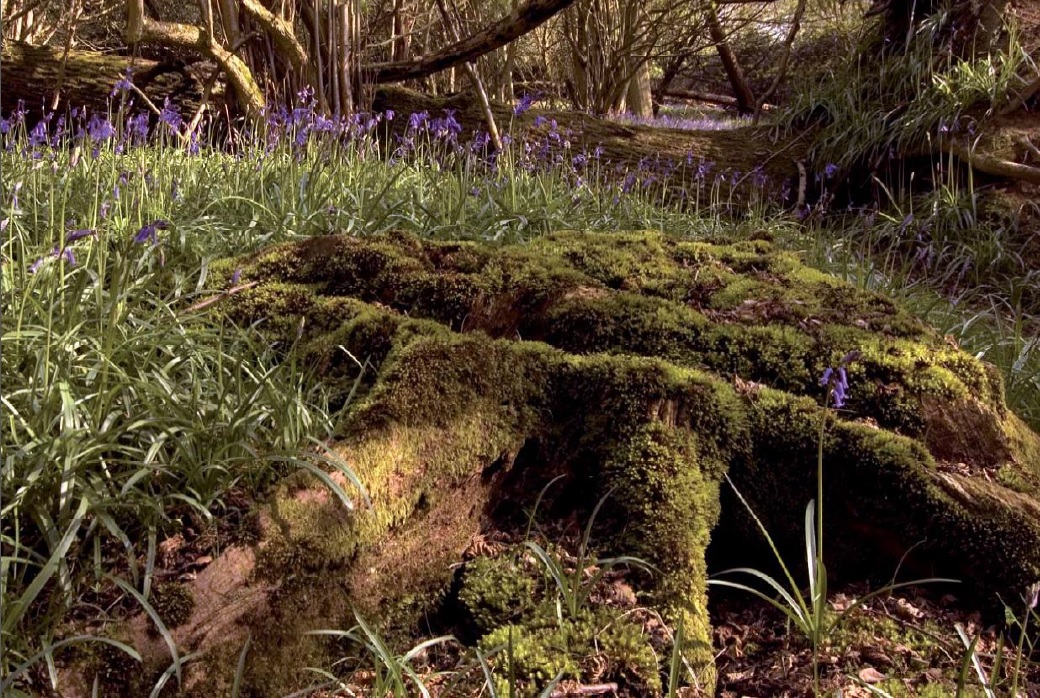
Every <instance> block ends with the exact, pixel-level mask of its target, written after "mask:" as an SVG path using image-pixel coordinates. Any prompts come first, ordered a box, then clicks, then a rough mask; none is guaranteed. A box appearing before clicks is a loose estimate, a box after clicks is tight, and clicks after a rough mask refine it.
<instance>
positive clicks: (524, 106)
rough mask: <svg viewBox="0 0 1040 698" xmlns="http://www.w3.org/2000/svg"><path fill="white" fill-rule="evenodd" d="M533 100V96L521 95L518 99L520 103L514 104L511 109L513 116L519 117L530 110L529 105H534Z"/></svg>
mask: <svg viewBox="0 0 1040 698" xmlns="http://www.w3.org/2000/svg"><path fill="white" fill-rule="evenodd" d="M535 99H536V98H535V96H534V95H532V94H525V95H523V96H522V97H521V98H520V101H518V102H517V103H516V106H515V107H513V114H515V115H516V116H520V115H521V114H523V113H524V112H526V111H527V110H529V109H530V108H531V105H532V104H534V101H535Z"/></svg>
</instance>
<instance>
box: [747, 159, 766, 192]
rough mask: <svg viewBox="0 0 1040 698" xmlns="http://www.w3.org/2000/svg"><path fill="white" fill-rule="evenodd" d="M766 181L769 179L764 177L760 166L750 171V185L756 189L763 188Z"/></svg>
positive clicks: (764, 173)
mask: <svg viewBox="0 0 1040 698" xmlns="http://www.w3.org/2000/svg"><path fill="white" fill-rule="evenodd" d="M768 181H769V177H768V176H767V175H766V172H765V170H763V169H762V166H761V165H759V166H758V167H756V168H755V169H753V170H751V183H752V185H754V186H755V187H756V188H758V189H761V188H763V187H764V186H765V185H766V182H768Z"/></svg>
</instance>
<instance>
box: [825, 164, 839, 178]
mask: <svg viewBox="0 0 1040 698" xmlns="http://www.w3.org/2000/svg"><path fill="white" fill-rule="evenodd" d="M836 174H838V166H837V165H835V164H834V163H833V162H828V163H827V165H826V166H825V167H824V168H823V176H824V177H826V178H827V179H830V178H831V177H833V176H834V175H836Z"/></svg>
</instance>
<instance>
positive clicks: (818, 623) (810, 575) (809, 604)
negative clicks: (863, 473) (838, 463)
mask: <svg viewBox="0 0 1040 698" xmlns="http://www.w3.org/2000/svg"><path fill="white" fill-rule="evenodd" d="M846 363H847V362H846V361H845V360H843V361H842V365H841V367H840V369H839V370H840V371H842V372H844V371H846V368H847V367H846V366H845V364H846ZM829 372H830V369H828V373H829ZM825 375H827V374H825ZM845 383H846V381H845V380H844V378H843V379H842V385H841V386H840V388H839V387H836V383H835V382H833V381H831V382H830V385H829V386H828V390H827V397H826V400H827V401H831V399H832V398H834V397H835V395H837V394H839V393H837V391H838V390H840V391H841V392H840V397H839V398H836V400H837V402H838V404H839V405H840V404H841V403H842V402H844V392H845V390H846V389H847V385H845ZM829 416H830V415H829V413H828V412H827V411H824V412H823V413H822V414H821V416H820V426H819V434H818V442H817V443H818V446H819V448H818V451H817V462H816V499H814V500H810V502H809V504H808V505H807V506H806V508H805V562H806V567H807V575H806V576H807V579H808V582H809V590H808V593H807V594H806V593H804V592H803V591H802V588H801V586H800V585H799V584H798V583H797V582H796V581H795V578H794V575H793V574H792V573H791V570H790V569H789V568H788V566H787V563H786V562H785V561H784V557H783V555H782V554H781V553H780V550H779V549H778V548H777V545H776V543H775V542H774V541H773V538H772V536H770V534H769V531H768V529H767V528H766V527H765V525H764V524H763V523H762V521H761V519H759V518H758V516H757V515H756V514H755V511H754V510H753V509H752V508H751V505H750V504H748V502H747V500H746V499H745V498H744V496H743V495H742V494H741V493H740V491H739V490H737V489H736V486H735V485H733V482H732V481H731V480H730V479H729V475H728V474H727V475H726V481H727V482H729V484H730V486H731V487H733V490H734V492H736V495H737V498H738V499H739V500H740V503H741V504H742V505H743V506H744V508H745V509H747V511H748V513H749V514H750V516H751V518H752V519H753V520H754V522H755V526H756V527H757V528H758V530H759V532H760V533H761V534H762V536H763V537H764V538H765V540H766V542H767V543H768V545H769V549H770V551H771V552H772V553H773V556H774V558H775V559H776V561H777V563H778V564H779V565H780V568H781V570H782V571H783V574H784V578H783V580H779V581H778V580H777V579H775V578H773V577H771V576H770V575H768V574H766V573H764V572H762V571H760V570H757V569H754V568H747V567H743V568H736V569H732V570H725V571H723V572H719V573H718V575H716V578H713V579H709V580H708V584H709V585H715V586H722V587H730V588H733V589H737V590H740V591H743V592H746V593H749V594H751V595H752V596H755V597H757V598H759V599H761V600H762V601H765V602H766V603H768V604H769V605H771V606H772V607H773V608H775V609H777V610H778V611H780V612H781V613H782V614H784V616H785V617H786V618H787V620H788V621H789V623H790V625H791V627H792V628H793V629H794V630H795V631H796V632H797V633H798V634H800V635H801V636H803V637H804V638H805V639H806V640H808V642H809V645H810V647H811V648H812V666H813V690H814V693H815V695H817V696H819V695H821V693H820V686H821V684H820V653H821V651H822V648H823V643H824V641H825V640H826V639H827V638H828V636H829V635H831V633H833V632H834V630H835V628H836V627H837V626H838V625H839V624H840V623H842V622H844V620H845V619H846V618H848V617H849V615H850V614H851V613H852V612H853V611H854V610H855V609H857V608H858V607H859V606H861V605H863V604H864V603H866V602H867V601H869V600H870V599H872V598H874V597H875V596H879V595H882V594H888V593H889V592H891V591H893V590H895V589H898V588H901V587H905V586H911V585H918V584H927V583H934V582H955V581H956V580H952V579H942V578H931V579H918V580H915V581H912V582H899V583H896V582H895V581H893V582H891V583H890V584H887V585H885V586H884V587H882V588H881V589H878V590H876V591H873V592H871V593H869V594H865V595H864V596H862V597H860V598H858V599H857V600H856V601H855V603H853V604H852V605H850V606H849V607H848V608H846V609H845V610H844V611H842V612H841V613H840V614H839V615H838V617H837V619H836V620H835V619H832V617H831V613H830V612H829V609H828V608H827V568H826V566H825V565H824V556H823V456H824V436H825V431H826V426H827V420H828V419H829ZM727 574H743V575H748V576H750V577H751V578H752V579H753V580H756V581H757V582H760V583H763V584H764V585H765V587H766V588H767V589H768V593H767V592H764V591H761V590H760V589H759V588H757V587H756V586H751V585H749V584H746V583H743V582H733V581H729V580H725V579H719V578H718V577H719V576H721V575H727Z"/></svg>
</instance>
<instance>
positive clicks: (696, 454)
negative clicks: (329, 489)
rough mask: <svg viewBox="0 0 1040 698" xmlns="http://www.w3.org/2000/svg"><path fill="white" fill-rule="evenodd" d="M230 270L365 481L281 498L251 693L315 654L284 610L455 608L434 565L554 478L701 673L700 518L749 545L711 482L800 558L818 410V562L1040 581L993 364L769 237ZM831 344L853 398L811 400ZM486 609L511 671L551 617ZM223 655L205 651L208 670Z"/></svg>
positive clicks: (1036, 485)
mask: <svg viewBox="0 0 1040 698" xmlns="http://www.w3.org/2000/svg"><path fill="white" fill-rule="evenodd" d="M235 270H240V271H241V279H242V282H252V283H255V286H253V287H251V288H249V289H248V290H245V291H242V292H239V293H235V294H233V295H231V296H229V297H228V298H227V299H226V301H225V303H224V305H223V306H222V309H223V312H225V313H226V314H227V316H228V317H229V318H231V319H233V320H234V321H236V322H239V323H260V324H259V325H258V328H259V330H260V331H263V332H266V333H268V334H269V336H270V337H271V339H272V341H274V342H280V343H282V344H284V346H285V347H286V348H287V349H288V348H289V347H290V346H294V347H295V351H297V352H298V354H297V356H302V357H304V359H305V360H307V361H308V362H310V363H311V364H312V365H313V366H314V367H315V370H316V371H318V372H319V374H320V375H321V377H322V379H323V380H324V381H325V382H326V383H327V384H328V385H329V386H330V387H332V388H333V390H334V391H335V393H336V394H337V395H338V397H339V399H341V400H342V401H346V400H347V398H348V396H352V398H353V400H352V401H351V402H350V403H349V404H347V405H346V408H345V409H344V410H343V419H342V423H341V424H340V426H339V435H340V441H339V445H338V450H339V451H340V453H341V455H342V456H343V457H344V458H345V459H346V460H347V462H349V463H350V464H351V466H352V467H353V468H354V469H355V470H356V471H357V472H358V474H359V476H360V477H361V478H362V480H363V481H364V483H365V485H366V487H367V489H368V493H369V495H370V497H371V501H372V506H371V508H367V509H358V510H357V511H346V510H344V509H343V508H342V507H341V506H340V505H339V504H338V503H337V502H336V501H335V500H334V499H333V498H330V497H321V496H315V495H314V493H313V491H311V490H307V489H304V488H303V485H302V484H301V483H300V482H297V481H293V482H290V483H286V484H285V485H284V486H283V487H282V488H281V489H280V491H279V493H278V494H277V496H276V497H275V500H274V502H273V504H272V506H271V512H270V516H269V517H268V526H267V527H266V529H267V530H266V533H265V535H264V540H263V542H262V543H261V544H260V546H259V553H258V561H257V567H256V570H255V572H254V579H259V580H263V583H264V584H269V585H271V586H272V588H273V589H274V591H273V593H272V594H271V595H270V598H269V599H268V600H267V602H266V603H265V605H264V607H263V609H262V611H257V612H256V613H254V614H253V615H252V616H248V615H247V616H246V617H244V618H243V620H242V621H241V623H242V624H244V625H246V626H248V627H249V628H251V631H252V633H253V649H252V650H251V651H252V652H253V656H254V657H262V660H257V661H253V662H251V663H250V665H249V669H248V671H247V682H248V683H249V685H250V686H252V687H254V689H253V690H255V691H256V692H258V693H263V694H265V695H272V694H275V693H279V692H281V693H287V692H289V691H290V690H294V689H295V688H297V687H298V686H299V685H300V684H301V683H304V682H305V681H306V677H305V676H304V675H303V672H302V670H299V669H298V667H303V666H308V665H312V666H313V665H314V664H315V663H322V662H323V661H324V663H325V665H326V666H327V665H328V664H329V663H330V662H328V661H327V660H328V657H329V655H328V652H329V651H330V648H329V647H328V645H327V644H323V643H322V642H321V641H320V640H319V639H317V638H314V637H307V638H304V639H302V640H301V633H302V632H303V631H306V630H311V629H314V628H320V627H329V628H331V627H341V628H342V627H349V625H352V624H353V613H352V609H354V608H360V609H361V610H362V612H364V613H366V614H368V615H370V616H371V615H372V614H378V615H379V616H380V617H382V618H386V619H388V622H387V624H386V626H385V627H386V628H387V629H388V630H387V631H388V632H389V633H391V635H393V634H395V633H398V632H399V633H400V634H401V637H407V634H408V632H409V631H414V627H415V625H416V624H417V621H418V619H419V618H422V617H424V615H423V614H428V613H431V612H435V610H436V609H437V608H438V607H444V606H445V605H448V606H450V605H451V604H452V603H457V602H458V596H459V588H458V580H457V579H456V578H455V576H454V575H453V574H452V573H451V571H450V566H451V565H452V564H453V563H456V562H458V561H459V559H460V556H461V552H462V549H463V548H464V547H465V546H466V542H467V540H469V538H470V536H471V535H476V534H478V533H480V532H481V531H487V530H490V529H494V528H509V527H510V526H513V527H514V530H515V529H516V528H519V527H522V521H523V518H522V515H520V512H521V511H522V510H523V508H524V507H529V506H531V504H532V503H533V501H534V500H535V498H536V497H537V495H538V492H539V491H540V490H541V488H542V487H543V486H544V485H545V484H546V483H547V482H549V481H550V480H551V479H552V478H553V477H554V476H556V475H559V474H563V475H565V476H566V477H565V479H564V485H562V487H561V488H559V489H554V490H553V491H551V492H550V494H549V495H548V496H547V498H546V501H545V502H544V503H543V511H544V512H545V516H547V517H552V518H554V519H556V520H559V521H569V520H580V521H584V520H585V518H587V516H588V515H589V513H590V512H591V510H592V509H593V507H594V506H595V504H596V502H597V501H598V500H599V498H600V497H602V496H603V495H605V494H607V493H608V492H609V493H610V496H609V498H608V499H607V501H606V505H605V506H604V508H603V510H602V511H601V512H600V517H599V525H597V526H596V527H595V528H594V531H593V543H594V545H595V546H596V547H597V548H598V549H599V550H601V551H602V552H604V554H608V555H609V554H627V555H635V556H638V557H640V558H642V559H644V560H646V561H647V562H649V563H651V564H653V565H654V566H655V567H656V568H657V569H658V570H659V571H658V572H657V573H656V574H654V575H653V576H652V577H650V578H649V580H648V581H644V582H643V583H642V584H641V585H640V588H639V590H638V591H639V593H640V594H642V595H643V596H644V600H645V603H646V604H647V606H648V607H649V608H651V609H654V610H655V612H658V613H660V614H661V617H662V618H664V619H665V620H666V621H667V622H668V623H673V624H674V623H675V622H676V621H677V620H679V619H680V618H681V619H682V621H683V627H684V632H685V636H686V638H687V643H686V647H685V650H686V651H685V654H686V658H687V660H688V661H689V663H690V666H691V667H692V669H693V671H694V674H695V675H696V679H697V682H698V683H699V684H700V685H701V686H703V687H710V686H712V685H713V683H714V669H713V665H712V654H711V647H710V632H709V630H710V629H709V619H708V615H707V610H706V600H707V593H706V562H705V555H706V550H707V547H708V543H709V539H710V538H713V539H714V545H713V551H714V553H715V554H716V555H718V556H719V557H730V558H733V557H738V558H739V557H740V554H738V553H744V552H746V551H753V550H754V548H755V546H756V545H758V543H759V539H758V533H757V531H755V530H754V528H753V527H752V526H750V525H748V522H747V520H746V515H745V514H744V513H743V511H742V509H741V508H740V507H739V505H737V506H731V505H732V504H733V502H732V501H730V499H731V497H730V495H728V494H726V492H725V491H724V490H723V489H722V488H721V487H720V484H721V482H722V477H723V475H724V474H725V473H726V472H729V474H730V476H731V477H732V479H733V480H734V482H735V483H736V485H737V487H739V488H740V490H741V491H742V493H743V494H744V495H745V496H746V497H747V499H748V500H749V501H750V502H751V503H752V505H753V506H754V507H755V509H756V511H757V513H758V514H759V516H760V517H761V518H762V520H763V521H764V522H765V523H766V525H767V526H768V527H769V529H770V530H771V531H773V532H774V533H775V535H776V536H777V540H778V542H779V543H780V545H781V548H782V549H783V550H785V551H787V552H788V553H789V554H790V555H792V556H798V555H801V554H802V552H801V551H802V550H804V547H803V546H804V542H802V541H801V530H800V528H801V524H802V522H803V512H804V507H805V505H806V503H807V502H808V501H809V499H811V498H812V497H814V496H815V471H816V448H817V443H818V436H817V434H818V429H819V426H820V424H821V420H825V419H826V420H828V424H827V429H826V437H825V441H824V453H825V483H826V492H825V515H826V517H827V528H826V532H827V539H826V541H825V544H826V546H827V547H826V553H827V556H828V571H830V572H831V573H832V575H834V576H835V577H837V576H842V575H844V576H846V577H855V576H862V575H864V574H867V575H879V576H881V577H885V578H887V577H888V576H890V575H891V573H892V572H893V571H894V570H895V568H896V566H897V564H898V563H899V562H900V560H901V558H902V557H903V556H904V554H905V553H906V552H907V551H908V550H910V549H911V548H914V550H913V553H912V554H911V556H910V557H909V558H908V564H910V566H912V567H915V568H925V569H927V571H928V572H929V573H936V574H946V575H949V576H954V577H958V578H961V579H963V580H965V581H966V582H968V583H969V585H970V586H971V587H972V588H973V589H974V590H975V591H978V592H980V593H982V594H985V595H987V596H992V594H993V593H994V592H997V593H1002V594H1005V595H1010V594H1012V593H1017V592H1019V591H1020V590H1021V589H1022V588H1023V587H1024V586H1025V585H1026V584H1028V583H1030V582H1032V581H1033V580H1034V579H1036V578H1038V577H1040V505H1038V503H1037V498H1036V494H1037V492H1038V490H1040V439H1038V437H1037V435H1036V434H1035V433H1033V432H1032V431H1030V430H1029V429H1028V428H1027V427H1026V426H1025V425H1024V424H1023V423H1022V422H1021V421H1020V420H1019V419H1018V418H1017V417H1015V415H1014V414H1012V413H1011V412H1010V411H1009V410H1008V409H1007V408H1006V406H1005V404H1004V401H1003V395H1002V383H1001V378H1000V376H999V375H998V374H997V373H996V372H995V371H994V370H993V369H992V368H991V367H988V366H986V365H985V364H983V363H981V362H979V361H977V360H975V359H973V358H972V357H971V356H969V355H967V354H965V353H964V352H962V351H960V350H959V349H957V348H956V347H955V346H952V345H951V344H950V343H949V342H947V341H946V340H944V339H943V338H942V337H940V336H938V335H937V334H936V333H935V332H934V331H932V330H930V329H929V328H928V327H926V326H924V325H923V324H921V323H920V322H919V321H917V320H916V319H914V318H913V317H911V316H909V315H908V314H906V313H905V312H903V311H901V310H900V309H899V308H897V307H896V306H895V305H894V304H893V303H892V302H891V301H890V300H888V299H886V298H883V297H881V296H878V295H875V294H870V293H865V292H861V291H858V290H856V289H854V288H852V287H850V286H848V285H846V284H844V283H842V282H840V281H838V280H836V279H833V278H831V277H828V276H826V275H824V274H821V273H819V272H816V271H814V270H812V269H810V268H807V267H805V266H804V265H802V264H801V263H800V262H799V260H798V259H797V258H796V257H795V256H793V255H791V254H787V253H782V252H778V251H776V250H774V249H773V248H772V247H771V246H770V245H769V244H768V243H765V242H761V241H756V242H747V243H739V244H734V245H725V246H722V245H712V244H708V243H703V242H690V241H681V240H674V239H670V238H667V237H664V236H662V235H659V234H656V233H649V232H640V233H630V234H614V235H600V234H585V233H579V232H564V233H558V234H555V235H551V236H547V237H545V238H542V239H539V240H537V241H536V242H533V243H531V244H529V245H525V246H513V247H507V248H492V247H486V246H480V245H477V244H461V243H437V242H421V241H419V240H417V239H415V238H412V237H406V236H383V237H377V238H372V239H366V240H358V239H354V238H349V237H325V238H315V239H312V240H309V241H307V242H304V243H301V244H293V245H284V246H279V247H275V248H272V249H269V250H266V251H263V252H261V253H259V254H256V255H253V256H250V257H248V258H243V259H238V260H229V261H226V262H223V263H221V264H220V265H217V268H216V270H215V273H217V274H218V275H221V274H222V275H225V277H226V278H227V279H228V280H229V279H230V276H231V274H232V272H233V271H235ZM851 350H856V351H858V352H859V358H858V359H857V360H856V361H855V363H853V364H852V365H850V366H849V383H850V388H849V395H848V402H847V404H846V405H845V407H844V408H843V409H842V410H841V412H840V415H839V416H837V417H829V416H828V415H829V414H830V413H829V411H828V410H824V409H823V408H822V407H821V405H820V404H819V403H820V402H822V399H823V397H824V389H823V388H821V387H820V386H819V385H818V382H817V381H818V376H819V375H820V374H821V373H822V372H823V369H824V368H825V367H826V366H828V365H833V364H835V363H836V362H837V361H838V360H839V358H840V357H841V356H843V355H845V354H846V353H848V352H849V351H851ZM359 365H364V369H363V370H360V371H359ZM720 503H721V523H719V521H720ZM575 517H577V519H575ZM713 529H714V534H713V533H712V531H713ZM922 541H923V543H922ZM918 544H920V545H918ZM915 545H916V546H917V547H916V548H915V547H914V546H915ZM743 561H744V562H752V563H754V562H760V561H755V560H748V559H744V560H743ZM994 570H999V574H996V573H994ZM515 583H516V584H521V582H519V581H516V582H515ZM463 598H465V594H463ZM499 606H501V604H499ZM489 609H493V605H492V606H489V607H488V608H485V609H484V611H483V613H484V615H483V616H482V617H481V619H480V620H479V622H480V623H482V624H484V626H487V625H488V624H489V623H491V622H492V621H494V622H501V625H499V626H498V627H496V628H489V627H483V628H482V633H483V634H484V635H488V636H492V637H493V638H498V635H501V633H502V632H504V631H503V630H502V628H506V627H508V626H516V627H514V630H515V632H516V633H517V636H518V637H522V638H523V642H524V643H525V646H527V647H528V648H529V650H530V653H531V657H532V659H531V662H530V664H531V666H535V665H536V664H538V661H536V660H537V657H540V656H542V655H541V654H539V652H542V650H539V649H537V648H538V647H542V648H543V649H544V647H545V646H552V644H553V643H554V642H556V641H557V640H558V638H556V634H557V633H559V632H561V627H562V626H561V625H560V623H559V622H557V624H556V625H555V626H552V627H551V628H550V627H549V625H551V624H549V625H545V624H540V622H539V621H538V620H537V619H538V618H541V616H540V615H539V614H538V613H527V612H526V611H522V612H519V613H520V616H522V617H523V618H526V620H523V621H519V620H517V619H510V618H508V617H505V616H503V617H502V618H501V619H500V621H498V620H494V618H495V616H494V613H493V612H492V611H491V610H489ZM500 610H501V609H500ZM528 610H530V609H528ZM590 613H592V614H593V615H595V613H596V611H590ZM542 615H544V614H542ZM586 620H588V619H586ZM575 622H577V621H575ZM594 624H595V619H593V620H590V621H589V623H585V622H584V621H581V622H580V623H579V625H581V627H582V628H586V627H591V625H594ZM571 631H572V632H571ZM569 632H571V635H570V637H572V638H573V637H577V636H581V632H583V631H581V630H580V628H578V627H574V628H571V629H570V631H569ZM496 633H497V634H496ZM636 635H638V633H636ZM632 637H635V635H633V636H632ZM632 637H629V635H625V636H624V638H623V640H624V642H623V643H622V644H624V643H629V642H630V641H631V640H632ZM554 638H556V639H554ZM618 642H622V640H618ZM625 646H628V645H625ZM332 651H335V649H334V648H333V650H332ZM641 651H642V650H639V649H634V650H633V651H632V654H631V656H632V657H636V658H638V657H641V656H643V655H642V654H641ZM665 651H666V652H667V650H665ZM236 652H237V648H230V649H229V650H228V652H227V653H226V654H225V655H223V656H221V657H217V658H216V659H215V660H214V661H211V662H207V664H208V666H209V667H211V669H209V671H210V672H211V674H213V673H216V672H217V669H216V667H229V668H230V667H233V666H234V665H235V657H236ZM218 654H220V652H218ZM658 656H661V655H658ZM664 656H667V654H665V655H664ZM633 661H634V662H635V664H636V665H638V664H639V661H637V660H635V659H633ZM529 668H530V667H529ZM543 668H544V667H543ZM557 668H559V667H557ZM221 671H222V670H221ZM636 673H638V674H640V675H641V676H642V675H643V673H645V672H642V671H637V672H636ZM538 677H540V674H536V673H534V670H532V673H531V674H530V676H529V679H530V680H531V681H532V682H533V683H532V686H533V684H534V683H537V679H538ZM644 678H646V677H644ZM211 680H212V676H210V677H209V679H208V681H209V683H210V685H212V681H211ZM646 681H647V682H646V683H645V686H649V687H650V688H647V689H646V690H647V691H650V692H653V690H655V689H654V688H653V687H656V686H658V685H659V684H658V683H655V682H654V680H653V679H652V678H650V679H646ZM205 683H206V682H203V684H205Z"/></svg>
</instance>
